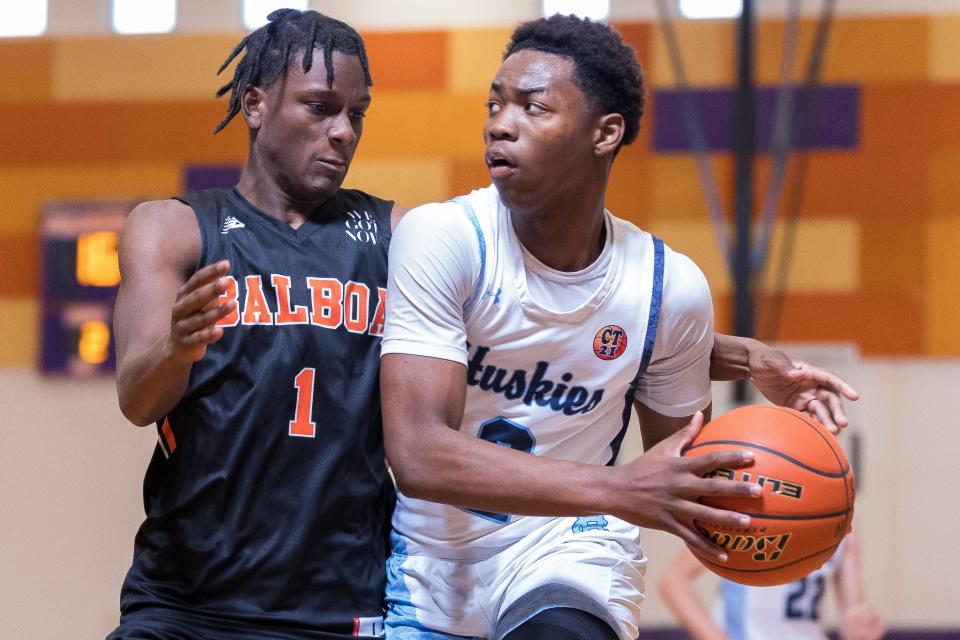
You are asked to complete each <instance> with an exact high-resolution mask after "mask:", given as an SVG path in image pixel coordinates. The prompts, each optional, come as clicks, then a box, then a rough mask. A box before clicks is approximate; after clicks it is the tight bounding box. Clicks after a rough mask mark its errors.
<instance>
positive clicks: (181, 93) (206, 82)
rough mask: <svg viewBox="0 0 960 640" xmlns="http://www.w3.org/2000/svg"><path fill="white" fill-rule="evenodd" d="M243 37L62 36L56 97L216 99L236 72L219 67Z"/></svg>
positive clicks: (56, 66) (56, 59)
mask: <svg viewBox="0 0 960 640" xmlns="http://www.w3.org/2000/svg"><path fill="white" fill-rule="evenodd" d="M240 37H241V36H239V35H238V36H178V35H163V36H124V37H122V38H118V37H112V38H77V39H65V40H59V41H57V43H56V48H55V51H54V70H53V96H54V98H55V99H57V100H71V101H73V100H83V101H101V100H168V99H169V100H182V99H195V98H212V97H213V95H214V93H216V90H217V89H218V88H219V87H220V85H222V84H225V83H226V82H228V81H229V80H230V79H231V78H232V77H233V67H232V66H231V67H230V68H229V69H227V70H225V71H224V72H223V74H221V75H220V76H219V77H217V76H216V75H215V74H216V71H217V69H218V68H219V67H220V64H221V63H222V62H223V61H224V60H225V59H226V57H227V55H228V54H229V53H230V51H231V50H232V49H233V47H234V45H236V43H237V42H238V41H239V40H240Z"/></svg>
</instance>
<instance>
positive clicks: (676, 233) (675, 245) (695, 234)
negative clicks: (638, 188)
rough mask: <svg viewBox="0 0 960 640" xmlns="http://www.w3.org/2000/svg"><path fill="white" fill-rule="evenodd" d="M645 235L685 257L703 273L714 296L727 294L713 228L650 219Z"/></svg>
mask: <svg viewBox="0 0 960 640" xmlns="http://www.w3.org/2000/svg"><path fill="white" fill-rule="evenodd" d="M645 230H646V231H649V232H650V233H652V234H654V235H656V236H658V237H660V238H662V239H663V241H664V242H666V243H667V244H668V245H669V246H670V248H672V249H673V250H674V251H679V252H680V253H683V254H686V255H687V256H689V257H690V259H691V260H693V261H694V262H696V263H697V266H699V267H700V269H701V270H702V271H703V273H704V275H706V277H707V282H709V283H710V290H711V291H712V292H713V293H714V295H717V294H720V293H725V292H727V291H730V276H729V271H728V270H727V267H726V265H725V264H724V261H723V257H722V256H721V255H720V250H719V249H718V248H717V239H716V237H715V236H714V234H713V227H712V226H710V223H709V222H707V221H706V219H704V220H703V221H694V220H678V219H675V218H664V217H651V219H650V220H649V222H648V224H647V226H646V227H645Z"/></svg>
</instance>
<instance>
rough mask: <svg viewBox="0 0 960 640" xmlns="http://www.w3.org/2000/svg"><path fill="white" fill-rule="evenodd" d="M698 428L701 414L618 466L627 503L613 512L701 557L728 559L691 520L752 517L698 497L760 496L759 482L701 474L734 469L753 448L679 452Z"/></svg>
mask: <svg viewBox="0 0 960 640" xmlns="http://www.w3.org/2000/svg"><path fill="white" fill-rule="evenodd" d="M702 427H703V414H702V413H697V414H696V415H695V416H694V417H693V419H692V420H691V421H690V424H689V425H687V426H686V427H684V428H683V429H681V430H679V431H678V432H677V433H675V434H673V435H672V436H670V437H669V438H666V439H665V440H663V441H661V442H660V443H658V444H657V445H656V446H654V447H652V448H651V449H650V450H649V451H647V452H646V453H644V454H643V455H642V456H640V457H639V458H637V459H636V460H635V461H633V462H631V463H629V464H626V465H623V466H621V467H617V468H616V469H617V470H618V471H619V472H621V473H623V474H625V476H624V477H623V478H622V480H623V482H624V486H626V487H628V489H627V490H626V492H625V494H624V500H625V502H623V504H625V505H629V506H628V507H627V508H626V509H624V510H623V511H622V512H619V513H617V512H615V513H614V515H616V516H618V517H620V518H623V519H624V520H627V521H629V522H633V523H634V524H637V525H639V526H641V527H646V528H649V529H659V530H661V531H666V532H668V533H672V534H674V535H676V536H679V537H680V538H681V539H682V540H683V541H684V542H686V543H687V545H688V546H689V547H690V548H691V549H693V550H695V551H697V552H699V553H701V554H703V555H704V556H706V557H710V558H716V559H717V560H718V561H720V562H726V560H727V556H726V553H725V552H724V550H723V549H722V548H721V547H719V546H717V545H715V544H713V543H711V542H709V541H708V540H707V539H706V538H704V537H703V536H702V535H701V534H700V533H698V532H697V530H696V528H695V527H694V520H697V521H705V522H712V523H717V524H719V525H723V526H728V527H732V528H743V527H748V526H750V518H749V517H748V516H745V515H743V514H740V513H735V512H733V511H724V510H723V509H716V508H714V507H708V506H707V505H704V504H700V503H699V502H698V501H697V500H698V498H700V497H702V496H731V497H741V498H742V497H756V496H759V495H760V485H758V484H754V483H751V482H742V481H731V480H728V479H720V478H704V477H703V476H704V475H706V474H708V473H709V472H711V471H714V470H716V469H736V468H739V467H743V466H747V465H749V464H751V463H752V462H753V453H752V452H750V451H724V452H717V453H710V454H707V455H703V456H696V457H690V458H684V457H681V455H680V452H681V451H682V450H683V448H684V447H686V446H687V445H688V444H689V443H690V441H691V440H693V438H694V437H696V435H697V434H698V433H699V432H700V429H701V428H702Z"/></svg>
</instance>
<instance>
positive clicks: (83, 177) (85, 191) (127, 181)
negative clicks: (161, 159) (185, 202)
mask: <svg viewBox="0 0 960 640" xmlns="http://www.w3.org/2000/svg"><path fill="white" fill-rule="evenodd" d="M180 175H181V168H180V166H179V165H152V164H151V165H144V164H136V163H130V164H115V165H114V164H111V165H96V164H91V165H54V164H51V165H46V166H32V167H31V166H27V167H6V168H0V193H2V194H3V203H2V205H0V232H2V233H3V234H5V235H16V234H26V233H33V232H34V231H35V230H36V226H37V217H38V215H39V211H40V206H41V205H42V204H43V203H44V202H46V201H49V200H65V199H72V198H76V199H84V198H103V199H127V198H138V199H139V198H161V197H169V196H171V195H174V194H175V193H177V192H178V191H179V190H180V182H181V179H180Z"/></svg>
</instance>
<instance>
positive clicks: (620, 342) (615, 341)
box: [593, 324, 627, 360]
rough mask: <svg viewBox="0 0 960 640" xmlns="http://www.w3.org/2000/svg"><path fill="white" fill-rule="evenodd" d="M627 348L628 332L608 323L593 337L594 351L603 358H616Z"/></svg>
mask: <svg viewBox="0 0 960 640" xmlns="http://www.w3.org/2000/svg"><path fill="white" fill-rule="evenodd" d="M626 349H627V332H626V331H624V330H623V327H618V326H617V325H615V324H608V325H607V326H605V327H604V328H603V329H600V331H597V335H595V336H594V337H593V353H594V354H596V356H597V357H598V358H600V359H601V360H616V359H617V358H619V357H620V356H621V355H623V352H624V351H625V350H626Z"/></svg>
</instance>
